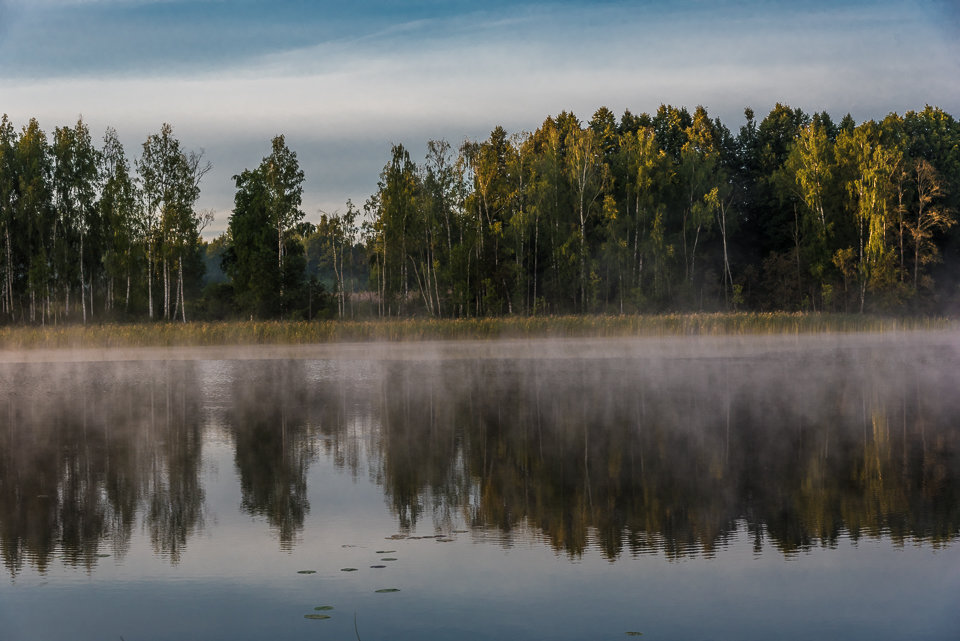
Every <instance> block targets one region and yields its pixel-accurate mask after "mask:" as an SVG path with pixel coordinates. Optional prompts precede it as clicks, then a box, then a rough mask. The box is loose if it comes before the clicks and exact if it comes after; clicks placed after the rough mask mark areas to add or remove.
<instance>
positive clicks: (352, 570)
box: [340, 568, 357, 572]
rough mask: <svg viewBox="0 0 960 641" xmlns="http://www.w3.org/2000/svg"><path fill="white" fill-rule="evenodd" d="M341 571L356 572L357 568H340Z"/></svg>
mask: <svg viewBox="0 0 960 641" xmlns="http://www.w3.org/2000/svg"><path fill="white" fill-rule="evenodd" d="M340 571H341V572H356V571H357V568H340Z"/></svg>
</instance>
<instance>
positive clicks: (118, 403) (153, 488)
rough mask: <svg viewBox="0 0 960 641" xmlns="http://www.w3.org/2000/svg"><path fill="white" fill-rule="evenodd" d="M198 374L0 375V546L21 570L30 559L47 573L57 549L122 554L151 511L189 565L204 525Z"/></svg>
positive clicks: (154, 536)
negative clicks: (188, 552) (192, 541)
mask: <svg viewBox="0 0 960 641" xmlns="http://www.w3.org/2000/svg"><path fill="white" fill-rule="evenodd" d="M196 378H197V377H196V372H195V368H194V366H193V365H192V364H191V363H175V364H174V363H170V364H156V363H152V364H137V365H133V364H109V363H96V364H91V363H85V364H60V365H9V366H5V367H4V368H3V369H2V370H0V385H2V387H0V389H2V390H3V393H2V395H0V552H2V555H3V560H4V565H5V566H6V567H7V568H8V570H9V571H10V572H11V573H13V574H14V575H16V574H17V573H19V572H20V571H21V570H22V569H23V567H24V563H25V562H29V563H30V564H32V565H33V566H35V567H36V568H37V569H38V570H39V571H41V572H44V571H45V570H46V569H47V567H48V565H49V563H50V561H51V560H52V559H53V558H54V557H55V556H56V557H58V558H60V559H62V560H63V562H64V563H67V564H68V565H74V566H81V567H86V568H88V569H89V568H92V567H93V565H94V564H95V563H96V560H97V559H98V558H99V557H100V556H102V555H104V554H107V553H112V554H115V555H118V556H123V555H124V554H125V553H126V551H127V549H128V546H129V542H130V538H131V535H132V532H133V530H134V527H135V525H136V523H137V514H138V512H139V511H140V510H141V509H143V510H144V517H143V523H144V525H145V527H146V528H147V530H148V531H149V532H150V535H151V540H152V542H153V544H154V548H155V550H156V551H157V552H158V553H160V554H163V555H168V556H169V557H170V558H171V560H172V561H173V562H177V561H178V560H179V558H180V553H181V551H182V548H183V545H184V544H185V543H186V541H187V539H188V538H189V536H190V535H191V533H193V532H195V531H196V530H197V529H199V528H200V527H202V522H203V518H202V514H203V490H202V488H201V487H200V482H199V462H200V454H201V452H200V449H201V439H200V437H199V434H200V431H199V412H198V407H197V398H196V393H195V389H196ZM4 419H5V420H4ZM105 550H106V551H105Z"/></svg>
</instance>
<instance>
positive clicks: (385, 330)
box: [0, 312, 958, 349]
mask: <svg viewBox="0 0 960 641" xmlns="http://www.w3.org/2000/svg"><path fill="white" fill-rule="evenodd" d="M957 327H958V325H957V322H956V321H954V320H952V319H948V318H944V317H880V316H868V315H860V314H810V313H786V312H773V313H748V312H744V313H718V314H658V315H632V316H539V317H532V318H531V317H505V318H477V319H456V320H451V319H422V318H412V319H390V320H367V321H339V320H328V321H314V322H305V321H304V322H300V321H226V322H192V323H131V324H110V323H105V324H97V325H86V326H82V325H62V326H55V327H53V326H46V327H3V328H0V349H51V348H111V347H165V346H204V345H303V344H312V343H331V342H363V341H407V340H483V339H488V340H489V339H497V338H535V337H554V338H556V337H630V336H652V337H657V336H727V335H729V336H737V335H747V334H767V335H769V334H816V333H849V332H900V331H914V330H944V329H955V328H957Z"/></svg>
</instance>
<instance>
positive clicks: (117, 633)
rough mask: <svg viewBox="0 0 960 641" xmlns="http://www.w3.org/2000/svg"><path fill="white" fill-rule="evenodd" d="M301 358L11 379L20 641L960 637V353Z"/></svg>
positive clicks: (0, 480) (8, 490)
mask: <svg viewBox="0 0 960 641" xmlns="http://www.w3.org/2000/svg"><path fill="white" fill-rule="evenodd" d="M295 353H297V352H296V350H291V349H286V350H276V351H269V350H261V351H257V352H255V353H249V352H248V353H244V354H232V353H230V352H223V351H216V352H213V351H208V352H202V353H199V354H194V355H185V354H182V353H175V354H171V356H170V357H171V358H175V359H176V360H166V361H164V360H150V361H138V360H123V361H115V362H105V361H102V360H101V361H95V362H91V361H89V360H85V359H86V358H88V357H89V355H88V356H81V357H80V358H79V359H78V358H75V357H72V358H73V360H74V361H76V362H61V363H43V362H33V363H16V362H7V363H4V364H2V365H0V552H2V573H3V578H2V580H0V639H3V640H4V641H19V640H21V639H23V640H34V639H37V640H45V639H49V640H58V639H71V640H84V639H97V640H103V639H114V640H115V639H119V638H120V637H121V636H122V637H123V639H125V640H126V641H142V640H147V639H229V640H237V639H355V638H357V635H359V637H360V638H361V639H363V641H371V640H379V639H435V638H436V639H453V640H457V641H460V640H464V639H504V638H506V639H551V640H552V639H624V638H629V637H630V636H632V635H630V633H642V634H643V637H644V638H646V639H764V640H768V639H812V638H813V639H832V638H837V639H840V638H842V639H870V640H871V641H873V640H877V639H896V640H898V641H902V640H903V639H956V638H958V636H960V607H958V603H960V551H958V545H957V538H958V535H960V394H958V380H960V374H958V372H960V336H958V335H956V334H916V335H903V336H900V337H894V338H892V339H891V338H886V339H880V338H877V337H871V336H853V337H841V338H829V337H820V338H816V337H807V338H792V339H769V338H767V339H746V340H739V341H731V340H694V339H690V340H675V341H666V342H663V341H650V340H647V341H629V342H612V341H542V342H516V343H504V344H491V343H478V344H467V345H465V344H443V345H436V344H433V345H416V346H409V345H406V346H393V347H390V346H373V347H371V346H353V347H343V348H323V349H315V350H312V351H311V350H307V351H303V352H302V353H301V356H302V357H301V358H289V357H290V356H291V355H292V354H295ZM151 354H152V356H153V357H155V356H156V354H155V353H151ZM134 356H135V354H134ZM117 357H118V358H119V356H117ZM122 357H123V358H125V359H130V358H131V355H130V354H129V353H127V354H124V355H123V356H122ZM98 358H99V356H98ZM7 360H17V359H16V358H13V357H11V358H8V359H7ZM351 569H353V570H352V571H345V570H351ZM378 590H380V591H379V592H378ZM382 590H391V591H389V592H383V591H382ZM320 606H332V608H333V609H327V610H315V608H317V607H320ZM309 614H316V615H320V614H323V615H328V616H329V617H330V618H329V619H325V620H317V619H308V618H305V615H309Z"/></svg>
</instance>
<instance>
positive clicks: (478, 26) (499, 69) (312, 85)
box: [0, 2, 960, 226]
mask: <svg viewBox="0 0 960 641" xmlns="http://www.w3.org/2000/svg"><path fill="white" fill-rule="evenodd" d="M201 4H203V3H201ZM241 4H243V3H241ZM246 4H250V3H246ZM280 4H281V5H283V4H284V3H280ZM287 4H288V5H289V4H290V3H287ZM463 4H464V3H460V6H458V7H457V11H452V12H448V13H447V14H443V15H438V16H432V17H431V16H425V15H421V14H422V13H424V12H421V14H410V15H407V14H404V15H391V16H388V17H386V18H383V19H381V20H379V21H372V22H371V23H370V24H364V27H363V28H362V29H361V28H340V27H338V26H337V25H338V24H340V25H342V24H353V23H350V22H349V21H348V22H345V23H337V22H336V20H337V19H346V18H331V20H330V21H326V22H324V21H322V20H319V19H313V20H314V21H313V22H310V21H309V20H307V21H305V24H304V26H302V27H301V30H300V31H296V32H293V33H294V35H297V34H300V35H299V36H297V37H287V38H281V40H282V42H281V43H280V44H276V43H274V42H273V41H272V40H270V38H271V37H274V36H272V35H270V34H274V33H276V34H280V35H282V33H283V31H284V29H283V25H284V24H286V22H285V21H284V20H286V19H284V20H279V21H275V22H273V23H271V22H270V21H269V20H267V21H266V24H264V25H261V26H259V27H256V26H254V27H244V26H243V25H244V24H245V23H244V21H242V20H239V19H238V21H237V22H235V23H228V24H226V25H225V26H224V33H225V34H233V35H221V36H219V39H214V42H215V43H218V44H217V45H216V46H221V45H222V46H223V47H224V50H225V51H227V52H228V53H222V52H221V53H220V54H217V55H214V56H213V58H212V59H206V60H205V59H204V55H205V53H206V52H207V51H208V49H209V47H206V48H203V47H199V48H198V47H194V46H193V45H190V42H192V41H193V40H192V39H194V38H197V37H200V34H202V33H203V29H204V28H205V27H202V26H198V27H196V29H197V31H196V34H194V35H191V34H189V33H188V34H186V35H182V36H181V40H180V41H179V42H180V43H181V46H183V47H185V50H184V52H183V53H181V54H178V55H180V58H177V60H179V62H178V63H177V64H171V63H170V61H169V60H168V59H166V58H163V56H160V57H159V58H156V57H154V58H151V57H149V56H146V57H143V58H140V59H138V60H137V61H136V62H135V63H130V64H131V66H130V67H128V68H127V67H125V68H124V69H123V70H122V72H117V71H116V70H114V71H108V70H102V69H101V71H99V72H93V71H87V72H84V73H78V74H76V75H72V74H71V73H67V72H58V73H54V71H56V70H55V69H54V70H46V71H43V72H42V73H40V72H38V73H32V72H31V73H29V74H20V75H17V74H10V75H8V76H7V79H6V80H3V81H2V82H3V104H2V105H0V110H6V111H7V112H8V113H10V114H11V116H12V117H13V118H14V120H15V121H16V122H19V123H24V122H26V120H27V119H28V118H29V117H32V116H36V117H37V118H38V119H39V120H40V122H41V125H42V126H43V127H45V128H47V130H48V131H49V130H50V129H52V128H53V127H54V126H56V125H60V124H64V123H68V122H72V121H73V120H75V119H76V117H77V115H78V114H81V113H82V114H83V115H84V117H85V119H86V120H87V121H88V123H89V124H91V126H92V127H93V128H94V130H95V131H102V129H103V128H104V127H105V126H107V125H112V126H114V127H116V128H117V130H118V131H119V133H120V136H121V139H122V140H123V141H124V142H125V144H127V148H128V153H130V154H131V155H136V153H137V152H138V146H139V144H140V143H141V142H142V141H143V140H144V139H145V137H146V135H147V134H149V133H152V132H154V131H156V130H157V129H158V128H159V126H160V124H161V123H162V122H170V123H172V124H173V125H174V127H175V132H176V133H177V135H179V136H180V137H181V139H182V141H183V143H184V145H185V146H186V147H187V148H190V149H196V148H200V147H203V148H205V149H206V150H207V154H208V157H209V158H210V159H211V160H212V161H213V162H214V172H212V173H211V174H210V175H209V176H208V177H207V180H206V182H205V184H204V193H203V196H202V199H201V203H200V204H201V206H202V207H210V208H213V209H215V210H217V211H218V212H221V216H220V221H218V224H219V225H221V226H223V225H225V220H226V218H225V216H226V213H225V212H226V211H228V210H229V209H230V207H231V204H232V193H233V184H232V181H231V180H230V177H231V176H232V175H233V174H236V173H239V172H240V171H242V170H243V169H244V168H247V167H252V166H254V165H256V164H257V163H258V162H259V160H260V158H262V157H263V156H264V155H266V153H268V151H269V141H270V138H271V137H272V136H273V135H275V134H278V133H284V134H286V135H287V139H288V142H289V143H290V145H291V148H293V149H295V150H296V151H297V152H298V154H299V157H300V159H301V163H302V165H303V167H304V170H305V172H306V174H307V185H306V192H305V209H306V211H307V213H308V214H309V215H315V212H316V210H317V209H321V208H322V209H325V210H328V211H329V210H333V209H336V208H341V209H342V207H343V203H344V201H345V200H346V199H347V198H351V199H353V200H354V202H355V203H362V202H363V201H364V200H365V199H366V198H367V196H369V194H370V193H371V192H372V190H373V189H374V188H375V186H376V180H377V176H378V174H379V171H380V169H381V168H382V167H383V164H384V163H385V162H386V160H387V157H388V154H389V146H390V144H391V143H394V142H402V143H404V144H405V145H407V146H408V147H410V148H411V151H412V155H413V156H414V158H415V159H417V160H419V159H420V158H421V157H422V155H423V147H424V145H425V143H426V141H427V140H428V139H429V138H441V137H443V138H446V139H448V140H449V141H450V142H451V143H453V144H454V145H457V144H458V143H459V142H461V141H462V140H463V138H464V137H471V138H482V137H485V136H486V135H487V134H488V133H489V132H490V130H492V129H493V128H494V127H495V126H497V125H503V126H504V127H506V128H507V129H508V130H510V131H517V130H522V129H525V130H532V129H534V128H536V127H537V126H539V124H540V123H541V122H542V121H543V119H544V118H545V117H546V116H547V115H550V114H556V113H558V112H559V111H561V110H572V111H574V112H575V113H576V114H577V115H578V116H580V117H581V118H582V119H588V118H589V117H590V115H591V114H592V113H593V111H594V110H595V109H596V108H597V107H599V106H601V105H606V106H608V107H610V108H611V109H613V110H614V112H615V113H621V112H622V111H623V110H624V109H626V108H629V109H630V110H631V111H633V112H635V113H636V112H641V111H653V110H655V109H656V108H657V106H658V105H659V104H661V103H672V104H677V105H687V106H689V107H693V106H695V105H697V104H704V105H705V106H707V107H708V109H709V110H710V113H711V115H714V116H719V117H720V118H721V119H722V120H723V121H724V123H725V124H727V126H728V127H730V128H731V129H733V130H734V131H735V130H736V129H737V128H738V127H739V124H740V121H741V118H742V110H743V107H744V106H746V105H751V106H753V107H754V108H755V110H756V112H757V114H758V115H759V116H760V117H762V116H763V115H764V113H765V110H766V109H769V108H771V107H772V106H773V105H774V103H776V102H778V101H781V102H787V103H789V104H791V105H793V106H797V107H801V108H803V109H804V110H807V111H820V110H827V111H829V112H830V113H831V114H833V115H834V116H835V117H837V118H839V117H840V116H842V115H843V114H845V113H847V112H848V111H849V112H852V113H853V115H854V117H855V118H857V119H865V118H876V117H882V116H883V115H885V114H886V113H887V112H889V111H898V112H901V113H902V112H903V111H905V110H907V109H916V108H922V106H923V105H924V104H925V103H931V104H937V105H939V106H941V107H943V108H944V109H945V110H947V111H948V112H956V111H957V110H958V109H960V86H958V85H957V84H956V83H955V81H954V79H955V78H956V77H957V76H958V72H960V65H958V61H957V58H956V57H955V56H952V55H950V52H952V51H953V49H951V48H950V47H949V46H948V45H947V44H945V41H946V40H947V38H946V37H945V36H944V34H943V32H942V30H941V29H940V28H939V27H938V26H936V25H935V20H934V19H933V17H932V16H931V14H930V13H929V12H924V11H918V10H917V6H923V5H906V6H901V5H899V4H896V3H888V4H884V5H880V6H881V7H882V10H875V11H872V12H866V11H864V10H863V7H860V6H857V7H851V6H850V5H839V6H834V5H822V6H819V7H818V8H817V10H815V11H803V10H799V9H795V8H794V9H789V8H784V7H785V6H786V5H777V6H775V7H774V8H771V7H770V5H768V4H764V3H756V2H750V3H729V2H727V3H720V4H719V8H718V5H717V4H716V3H703V2H701V3H698V2H687V3H686V4H684V5H682V6H683V7H684V9H682V10H679V9H664V8H663V7H662V6H661V5H658V4H656V3H645V4H644V3H622V4H621V3H611V4H606V5H601V6H599V7H597V6H590V7H581V6H578V5H574V4H568V5H563V6H561V7H559V8H558V6H556V5H553V6H547V7H545V6H540V5H528V6H520V7H517V8H510V9H506V8H503V7H500V8H498V9H497V10H493V11H487V10H484V11H476V10H469V9H468V8H466V7H465V6H462V5H463ZM775 4H776V3H775ZM177 6H179V5H177ZM208 9H210V7H208ZM213 9H217V7H213ZM288 9H289V7H288ZM278 12H280V13H281V14H282V13H283V10H282V9H278ZM196 15H201V14H196ZM203 15H206V16H208V17H209V16H211V15H214V14H212V13H211V14H202V15H201V17H202V16H203ZM290 15H291V16H293V15H294V14H293V13H290ZM177 19H178V20H181V21H182V20H183V18H182V17H178V18H177ZM201 22H202V21H201ZM321 22H322V23H323V24H322V25H321ZM314 27H316V28H315V29H314ZM245 29H249V30H248V31H245ZM244 33H247V36H246V38H247V39H256V38H258V37H260V36H263V42H262V43H261V44H259V45H257V46H256V47H252V48H246V47H242V48H241V49H240V50H238V51H240V53H236V54H235V53H230V52H231V51H232V50H231V49H230V46H233V45H230V43H232V42H234V41H235V39H236V38H240V37H241V36H242V35H243V34H244ZM264 34H266V35H264ZM300 36H302V37H300ZM276 37H277V38H279V35H278V36H276ZM142 38H144V35H143V34H142V33H141V32H139V31H136V30H134V31H133V32H132V33H131V35H130V36H129V37H128V40H121V42H120V44H121V45H122V46H121V47H120V48H121V49H122V50H123V49H124V48H125V47H132V46H134V44H135V42H134V41H135V40H137V39H142ZM110 42H111V41H110V40H106V43H105V44H104V45H103V46H104V47H105V48H107V47H108V45H110ZM114 44H116V43H114ZM111 46H112V45H111ZM210 46H213V45H210ZM67 49H69V48H67ZM67 49H65V50H64V51H66V50H67ZM146 49H149V47H146ZM61 53H62V52H61ZM228 54H229V55H228ZM241 54H242V55H241ZM21 55H32V54H29V52H28V51H27V50H26V49H25V50H23V51H22V52H21ZM62 55H66V54H65V53H62ZM90 55H91V56H92V55H93V54H90ZM217 56H219V57H217ZM3 59H4V58H3V56H2V55H0V60H3ZM94 68H95V67H94ZM6 71H7V69H6V68H3V69H0V73H5V72H6Z"/></svg>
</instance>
